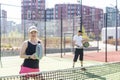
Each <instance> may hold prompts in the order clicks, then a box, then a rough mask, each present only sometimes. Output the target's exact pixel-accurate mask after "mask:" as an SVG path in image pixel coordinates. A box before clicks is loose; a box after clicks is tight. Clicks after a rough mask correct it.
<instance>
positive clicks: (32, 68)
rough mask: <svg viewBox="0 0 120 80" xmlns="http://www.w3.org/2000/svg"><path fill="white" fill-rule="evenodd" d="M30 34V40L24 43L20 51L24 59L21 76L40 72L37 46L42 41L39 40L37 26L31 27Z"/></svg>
mask: <svg viewBox="0 0 120 80" xmlns="http://www.w3.org/2000/svg"><path fill="white" fill-rule="evenodd" d="M28 34H29V39H28V40H26V41H24V42H23V44H22V47H21V50H20V57H21V58H24V62H23V64H22V65H21V70H20V74H23V73H31V72H39V71H40V70H39V60H38V59H37V58H36V57H35V50H36V45H37V43H38V41H40V40H39V39H38V30H37V27H35V26H31V27H29V29H28ZM40 42H41V41H40ZM41 43H42V42H41ZM26 78H27V77H26ZM25 80H26V79H25ZM37 80H39V79H37Z"/></svg>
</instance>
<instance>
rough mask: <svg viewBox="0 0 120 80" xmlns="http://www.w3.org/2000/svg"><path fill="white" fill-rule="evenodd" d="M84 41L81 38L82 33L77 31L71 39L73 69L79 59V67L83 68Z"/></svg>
mask: <svg viewBox="0 0 120 80" xmlns="http://www.w3.org/2000/svg"><path fill="white" fill-rule="evenodd" d="M84 41H85V40H83V38H82V31H80V30H79V31H78V34H77V35H75V36H74V37H73V46H74V47H75V55H74V59H73V68H74V67H75V62H77V59H78V57H79V60H80V63H81V67H82V66H83V43H84Z"/></svg>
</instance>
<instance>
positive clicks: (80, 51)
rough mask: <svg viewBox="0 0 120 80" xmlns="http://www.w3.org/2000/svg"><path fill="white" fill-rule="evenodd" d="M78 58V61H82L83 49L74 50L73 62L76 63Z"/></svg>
mask: <svg viewBox="0 0 120 80" xmlns="http://www.w3.org/2000/svg"><path fill="white" fill-rule="evenodd" d="M78 57H79V60H80V61H83V48H80V49H78V48H76V49H75V55H74V59H73V61H74V62H76V61H77V59H78Z"/></svg>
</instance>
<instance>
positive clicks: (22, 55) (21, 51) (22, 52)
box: [20, 41, 31, 59]
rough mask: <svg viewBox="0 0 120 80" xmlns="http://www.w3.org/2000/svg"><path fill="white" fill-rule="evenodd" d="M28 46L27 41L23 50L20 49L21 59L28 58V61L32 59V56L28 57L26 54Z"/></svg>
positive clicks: (22, 47)
mask: <svg viewBox="0 0 120 80" xmlns="http://www.w3.org/2000/svg"><path fill="white" fill-rule="evenodd" d="M27 46H28V43H27V41H24V42H23V44H22V46H21V48H20V58H26V59H29V58H30V56H31V55H26V54H25V51H26V48H27Z"/></svg>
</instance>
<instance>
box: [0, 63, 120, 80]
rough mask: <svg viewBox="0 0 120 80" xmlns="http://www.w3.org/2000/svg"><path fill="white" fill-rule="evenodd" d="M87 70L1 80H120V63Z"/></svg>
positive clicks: (71, 69)
mask: <svg viewBox="0 0 120 80" xmlns="http://www.w3.org/2000/svg"><path fill="white" fill-rule="evenodd" d="M85 69H86V70H83V68H80V67H77V68H70V69H63V70H55V71H45V72H40V73H29V74H22V75H11V76H1V77H0V80H93V79H95V80H109V79H110V80H111V79H114V80H120V62H115V63H105V64H101V65H94V66H89V67H85ZM112 74H114V75H112ZM106 76H107V77H109V79H107V77H106ZM113 76H116V77H113ZM115 78H116V79H115Z"/></svg>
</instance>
